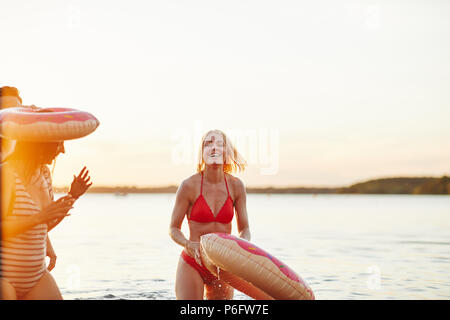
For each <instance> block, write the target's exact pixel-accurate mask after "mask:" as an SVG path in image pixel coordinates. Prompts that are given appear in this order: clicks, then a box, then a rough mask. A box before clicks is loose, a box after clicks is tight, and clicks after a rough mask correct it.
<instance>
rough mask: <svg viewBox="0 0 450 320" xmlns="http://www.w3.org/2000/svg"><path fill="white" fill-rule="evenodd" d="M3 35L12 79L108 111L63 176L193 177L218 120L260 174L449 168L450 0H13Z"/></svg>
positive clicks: (4, 14)
mask: <svg viewBox="0 0 450 320" xmlns="http://www.w3.org/2000/svg"><path fill="white" fill-rule="evenodd" d="M393 2H395V3H393ZM0 37H1V38H0V39H1V42H0V54H1V60H0V86H3V85H10V86H15V87H17V88H18V89H19V90H20V92H21V96H22V98H23V100H24V101H23V102H24V104H35V105H37V106H41V107H73V108H79V109H82V110H86V111H89V112H91V113H93V114H94V115H95V116H96V117H97V118H98V119H99V120H100V122H101V124H100V127H99V128H98V129H97V131H96V132H94V133H93V134H92V135H90V136H88V137H86V138H83V139H80V140H74V141H69V142H67V143H66V151H67V153H66V154H65V155H61V156H60V157H59V158H58V160H57V162H56V168H55V172H54V184H55V185H65V184H68V183H69V182H70V181H71V177H72V175H73V174H74V173H76V172H77V171H79V170H80V169H81V168H82V167H83V165H87V166H88V168H89V169H90V172H91V176H92V179H93V180H94V183H95V185H136V186H154V185H156V186H161V185H167V184H175V185H178V184H179V183H180V182H181V181H182V180H183V179H184V178H186V177H188V176H190V175H191V174H193V173H194V170H195V157H194V156H195V155H196V154H197V151H198V146H199V143H200V140H199V139H200V136H201V134H203V133H205V132H206V131H208V130H209V129H215V128H217V129H222V130H223V131H225V132H226V133H229V134H230V135H232V136H233V137H234V138H235V141H236V143H237V147H238V149H240V150H241V153H243V154H244V155H245V156H246V157H247V159H248V160H249V168H248V170H247V171H245V172H244V173H241V174H239V175H238V176H239V177H241V178H242V179H243V180H244V183H245V184H246V185H247V186H294V185H303V186H338V185H339V186H340V185H348V184H351V183H355V182H360V181H364V180H368V179H374V178H382V177H392V176H442V175H443V174H447V175H450V142H449V141H450V126H449V122H450V121H449V119H450V90H449V89H450V59H449V58H450V3H449V2H448V1H425V0H423V1H339V2H337V1H333V0H327V1H310V2H300V1H294V0H292V1H279V0H278V1H261V0H248V1H245V0H239V1H235V0H229V1H212V0H205V1H197V0H191V1H181V0H179V1H173V0H165V1H135V0H128V1H80V0H78V1H75V0H73V1H61V0H55V1H47V0H41V1H2V2H1V4H0Z"/></svg>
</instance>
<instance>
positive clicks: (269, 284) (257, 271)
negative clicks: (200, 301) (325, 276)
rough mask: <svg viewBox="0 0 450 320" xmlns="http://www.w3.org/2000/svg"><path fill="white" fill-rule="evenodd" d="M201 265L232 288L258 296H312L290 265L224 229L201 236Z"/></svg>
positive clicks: (277, 298) (262, 297)
mask: <svg viewBox="0 0 450 320" xmlns="http://www.w3.org/2000/svg"><path fill="white" fill-rule="evenodd" d="M200 252H201V259H202V263H203V265H205V267H206V268H208V270H209V271H210V272H211V273H212V274H214V275H215V276H217V277H218V278H219V279H221V280H223V281H225V282H227V283H228V284H229V285H231V286H232V287H234V288H235V289H237V290H239V291H241V292H243V293H245V294H246V295H248V296H249V297H252V298H254V299H257V300H260V299H263V300H271V299H275V300H314V299H315V297H314V293H313V292H312V290H311V288H310V287H309V286H308V285H307V284H306V283H305V282H304V281H303V280H302V278H300V277H299V276H298V275H297V274H296V273H295V272H294V271H293V270H292V269H290V268H289V267H288V266H287V265H285V264H284V263H282V262H281V261H280V260H278V259H277V258H275V257H273V256H272V255H270V254H268V253H267V252H266V251H264V250H262V249H260V248H258V247H257V246H255V245H254V244H252V243H251V242H248V241H246V240H244V239H241V238H238V237H235V236H232V235H230V234H226V233H208V234H205V235H203V236H201V237H200Z"/></svg>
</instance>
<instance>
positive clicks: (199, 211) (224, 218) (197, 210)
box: [188, 172, 234, 224]
mask: <svg viewBox="0 0 450 320" xmlns="http://www.w3.org/2000/svg"><path fill="white" fill-rule="evenodd" d="M224 179H225V186H226V187H227V193H228V198H227V200H226V201H225V203H224V204H223V206H222V208H221V209H220V211H219V213H218V214H217V215H216V216H214V213H213V212H212V210H211V208H210V207H209V205H208V203H207V202H206V200H205V198H204V197H203V172H202V182H201V187H200V195H199V196H198V198H197V200H195V202H194V205H193V206H192V210H191V214H190V217H189V218H188V219H189V220H192V221H197V222H203V223H207V222H220V223H225V224H226V223H230V222H231V220H233V215H234V209H233V199H231V196H230V191H228V184H227V179H226V178H225V173H224Z"/></svg>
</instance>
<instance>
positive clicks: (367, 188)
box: [55, 176, 450, 195]
mask: <svg viewBox="0 0 450 320" xmlns="http://www.w3.org/2000/svg"><path fill="white" fill-rule="evenodd" d="M177 189H178V186H166V187H135V186H117V187H107V186H98V187H96V186H93V187H91V188H90V189H89V190H88V192H89V193H113V194H116V195H127V194H142V193H176V191H177ZM67 191H68V187H55V192H62V193H64V192H67ZM247 193H256V194H448V195H450V178H449V177H447V176H443V177H441V178H430V177H397V178H384V179H375V180H369V181H366V182H361V183H356V184H353V185H351V186H348V187H335V188H327V187H320V188H315V187H286V188H279V187H264V188H257V187H247Z"/></svg>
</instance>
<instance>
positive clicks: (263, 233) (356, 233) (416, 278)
mask: <svg viewBox="0 0 450 320" xmlns="http://www.w3.org/2000/svg"><path fill="white" fill-rule="evenodd" d="M174 200H175V195H173V194H142V195H127V196H115V195H112V194H88V195H85V196H84V197H83V198H82V199H80V200H79V202H78V203H76V208H75V209H73V211H72V216H70V217H68V218H67V219H66V220H65V221H63V222H62V223H61V224H60V225H59V226H58V227H56V228H55V229H54V230H53V231H52V232H51V233H50V238H51V240H52V243H53V246H54V248H55V251H56V254H57V256H58V260H57V264H56V268H55V269H54V270H53V271H52V274H53V275H54V277H55V279H56V281H57V283H58V285H59V287H60V289H61V292H62V294H63V297H64V298H65V299H175V292H174V285H175V272H176V266H177V263H178V258H179V255H180V252H181V247H180V246H178V245H177V244H175V243H174V242H172V240H171V239H170V238H169V235H168V226H169V221H170V215H171V210H172V207H173V204H174ZM247 208H248V212H249V220H250V227H251V232H252V242H253V243H255V244H256V245H258V246H259V247H261V248H263V249H265V250H266V251H268V252H270V253H271V254H273V255H275V256H276V257H277V258H279V259H280V260H282V261H283V262H284V263H286V264H287V265H288V266H290V267H291V268H292V269H293V270H295V271H296V272H297V273H298V274H299V275H300V276H301V277H302V278H303V279H304V280H305V281H306V282H307V283H308V284H309V285H310V286H311V287H312V289H313V291H314V293H315V295H316V298H317V299H449V298H450V197H449V196H410V195H317V196H314V195H255V194H250V195H248V199H247ZM236 230H237V229H236V224H235V221H234V222H233V234H236V232H237V231H236ZM183 231H184V232H185V234H186V235H188V231H187V223H186V221H185V222H184V224H183ZM235 299H249V298H248V297H247V296H245V295H244V294H242V293H239V292H236V293H235Z"/></svg>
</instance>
